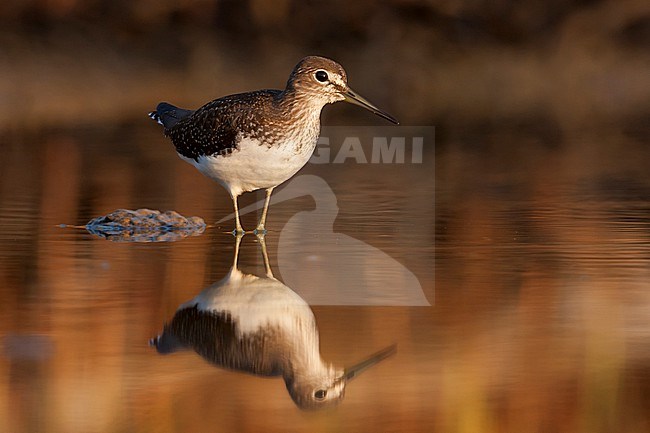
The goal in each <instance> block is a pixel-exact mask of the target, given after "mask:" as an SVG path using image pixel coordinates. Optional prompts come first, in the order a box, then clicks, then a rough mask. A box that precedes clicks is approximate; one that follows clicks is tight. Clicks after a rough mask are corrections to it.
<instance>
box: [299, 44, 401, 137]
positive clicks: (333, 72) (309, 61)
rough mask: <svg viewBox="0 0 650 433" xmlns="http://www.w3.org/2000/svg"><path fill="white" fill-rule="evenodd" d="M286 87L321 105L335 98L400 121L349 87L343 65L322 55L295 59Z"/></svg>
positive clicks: (393, 120)
mask: <svg viewBox="0 0 650 433" xmlns="http://www.w3.org/2000/svg"><path fill="white" fill-rule="evenodd" d="M287 89H288V90H294V91H295V92H296V93H297V94H301V95H305V96H308V97H310V98H311V99H312V100H313V101H314V102H315V103H318V104H320V105H321V106H322V105H325V104H332V103H334V102H338V101H346V102H350V103H352V104H355V105H359V106H360V107H363V108H365V109H366V110H369V111H371V112H373V113H375V114H376V115H378V116H380V117H383V118H384V119H387V120H389V121H390V122H393V123H395V124H399V122H398V121H397V119H395V118H394V117H393V116H391V115H390V114H388V113H386V112H385V111H383V110H380V109H379V108H377V107H376V106H375V105H374V104H372V103H371V102H369V101H368V100H366V99H365V98H363V97H362V96H361V95H359V94H358V93H356V92H354V91H353V90H352V89H350V86H348V77H347V74H346V73H345V70H344V69H343V67H342V66H341V65H339V64H338V63H336V62H335V61H334V60H330V59H327V58H325V57H318V56H309V57H305V58H304V59H302V60H301V61H300V62H298V64H297V65H296V67H295V68H294V69H293V71H292V72H291V75H290V76H289V81H288V82H287Z"/></svg>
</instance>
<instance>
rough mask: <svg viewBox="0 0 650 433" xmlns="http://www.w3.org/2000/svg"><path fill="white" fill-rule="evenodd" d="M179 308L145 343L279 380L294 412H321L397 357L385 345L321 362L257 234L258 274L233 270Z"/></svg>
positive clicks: (304, 317) (310, 328)
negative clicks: (346, 363) (359, 356)
mask: <svg viewBox="0 0 650 433" xmlns="http://www.w3.org/2000/svg"><path fill="white" fill-rule="evenodd" d="M241 238H242V236H241V235H237V240H236V244H235V258H234V261H233V265H232V268H231V269H230V272H229V273H228V274H227V275H226V276H225V277H224V278H223V279H222V280H220V281H219V282H217V283H214V284H213V285H211V286H209V287H208V288H206V289H205V290H203V291H202V292H201V293H199V294H198V295H197V296H196V297H194V298H193V299H192V300H190V301H188V302H185V303H184V304H182V305H181V306H180V307H179V308H178V310H177V311H176V314H174V317H173V319H172V320H171V322H169V323H168V324H166V325H165V327H164V330H163V332H162V333H161V334H160V335H158V336H157V337H156V338H153V339H151V341H150V344H151V345H152V346H155V347H156V349H157V351H158V352H159V353H163V354H167V353H172V352H175V351H178V350H183V349H193V350H194V351H196V352H197V353H198V354H200V355H201V356H202V357H203V358H205V359H206V360H208V361H209V362H211V363H213V364H215V365H217V366H220V367H223V368H227V369H231V370H237V371H242V372H247V373H250V374H254V375H258V376H267V377H268V376H281V377H282V378H283V379H284V382H285V385H286V387H287V390H288V391H289V394H290V395H291V398H292V399H293V401H294V403H295V404H296V405H297V406H298V407H299V408H301V409H321V408H324V407H327V406H331V405H333V404H336V403H338V402H340V401H341V399H343V396H344V394H345V387H346V385H347V384H348V383H349V382H350V380H352V379H353V378H355V377H357V376H358V375H359V374H360V373H361V372H362V371H364V370H366V369H368V368H370V367H371V366H373V365H375V364H377V363H378V362H379V361H381V360H383V359H386V358H387V357H389V356H391V355H392V354H394V353H395V352H396V346H395V345H392V346H389V347H386V348H385V349H383V350H381V351H379V352H377V353H375V354H372V355H370V356H368V357H367V358H366V359H365V360H363V361H361V362H359V363H357V364H355V365H354V366H352V367H348V368H345V369H341V368H336V367H334V366H333V365H331V364H329V363H326V362H325V361H323V359H322V358H321V356H320V350H319V335H318V329H317V327H316V320H315V318H314V314H313V313H312V311H311V309H310V308H309V305H307V303H306V302H305V301H304V300H303V299H302V298H301V297H300V296H298V294H296V293H295V292H294V291H293V290H291V289H290V288H289V287H287V286H286V285H284V284H283V283H282V282H281V281H279V280H277V279H276V278H275V277H274V276H273V272H272V270H271V266H270V264H269V260H268V255H267V253H266V245H265V243H264V238H263V237H262V235H259V240H260V245H261V246H262V254H263V257H264V266H265V269H266V275H265V276H257V275H252V274H244V273H242V272H241V271H240V270H239V269H238V267H237V258H238V255H239V243H240V241H241Z"/></svg>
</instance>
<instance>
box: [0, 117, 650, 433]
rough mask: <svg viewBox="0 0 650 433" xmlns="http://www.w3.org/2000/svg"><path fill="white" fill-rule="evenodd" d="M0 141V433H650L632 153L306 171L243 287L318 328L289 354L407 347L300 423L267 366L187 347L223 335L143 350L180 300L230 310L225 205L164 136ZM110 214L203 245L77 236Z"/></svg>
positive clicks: (547, 147)
mask: <svg viewBox="0 0 650 433" xmlns="http://www.w3.org/2000/svg"><path fill="white" fill-rule="evenodd" d="M1 140H2V141H1V143H0V146H1V150H2V159H0V170H1V171H0V297H1V303H0V310H1V315H0V338H1V339H2V341H1V342H0V343H1V345H0V402H1V404H0V431H3V432H4V431H6V432H220V431H224V432H225V431H250V432H258V431H262V430H264V431H278V432H280V431H282V432H289V431H323V432H338V431H359V432H363V431H404V432H431V431H440V432H497V431H499V432H502V431H512V432H529V431H530V432H539V431H562V432H643V431H649V430H650V417H649V415H648V414H649V413H650V403H649V400H650V397H649V396H650V368H649V367H650V363H649V361H650V321H649V319H648V313H649V312H650V291H649V290H648V285H649V281H650V204H649V203H650V202H649V201H648V200H649V197H650V171H649V170H648V167H650V152H648V151H647V146H646V144H645V143H644V142H643V141H642V140H638V139H634V138H633V137H628V136H626V135H624V134H621V133H618V132H611V133H610V132H607V133H602V134H589V135H588V134H578V135H577V136H571V137H556V141H554V142H550V143H549V142H548V141H539V140H537V139H536V138H535V137H531V136H523V137H522V136H517V135H513V134H512V133H509V134H506V133H504V134H486V135H482V136H480V137H470V136H463V137H458V138H455V137H451V136H448V137H445V138H444V140H440V139H439V140H438V144H437V145H436V146H435V147H433V146H430V147H428V148H426V147H425V149H424V152H423V158H422V161H421V162H420V163H412V162H411V163H409V162H408V161H406V162H405V163H403V164H372V163H367V164H357V163H354V162H353V161H348V162H346V163H344V164H333V163H332V164H309V165H307V166H306V167H305V168H304V169H303V170H302V171H301V172H300V173H299V174H300V176H299V177H297V178H295V179H294V180H293V181H291V182H289V183H288V185H287V186H286V188H285V190H284V192H283V191H278V193H277V194H278V196H277V197H275V198H274V201H273V202H272V207H271V209H270V214H269V220H268V222H267V229H269V232H268V233H267V235H266V236H265V238H264V244H265V245H262V244H261V240H260V239H259V238H256V237H255V236H253V235H246V236H244V237H243V239H241V244H240V245H239V248H238V251H237V252H238V254H237V264H236V269H238V270H239V271H241V273H242V275H256V276H257V277H251V278H258V277H259V278H261V280H260V281H265V282H266V283H265V284H267V286H266V287H271V288H270V289H269V292H270V291H271V290H276V291H278V290H279V292H277V293H280V294H278V295H277V297H276V298H273V299H271V301H270V302H271V304H273V305H274V306H275V307H277V305H278V302H276V301H278V300H281V301H282V302H280V304H282V305H294V306H295V307H292V308H293V309H292V308H289V310H291V311H289V312H285V314H284V315H282V314H280V315H279V316H277V317H279V318H276V319H272V320H275V321H277V322H278V323H279V322H285V321H286V320H285V319H286V317H288V316H290V315H291V314H294V315H298V316H300V317H301V318H302V319H300V320H303V321H306V322H305V323H309V324H312V323H313V328H312V327H311V325H309V326H307V325H304V326H303V325H301V329H302V328H305V329H307V328H309V330H310V331H309V332H308V333H306V332H303V331H301V332H302V333H301V332H298V333H297V334H295V335H294V334H291V335H292V337H291V338H290V339H289V340H288V341H290V344H291V345H296V344H298V343H299V342H300V341H302V340H301V338H304V339H306V340H309V345H311V346H313V345H314V339H315V340H316V346H315V347H317V348H319V349H318V350H317V352H318V353H317V356H318V357H319V359H320V360H322V362H323V365H326V366H332V368H333V371H343V369H344V368H345V367H349V366H351V365H355V364H357V363H358V362H359V361H362V360H364V359H367V358H368V356H370V355H372V354H374V353H377V352H378V351H380V350H382V349H384V348H389V347H392V345H394V344H396V345H397V349H396V353H395V354H391V355H390V356H388V357H386V359H383V360H381V361H379V362H377V363H376V364H375V365H373V366H372V367H371V368H368V369H366V370H365V371H364V372H363V373H362V374H360V375H359V376H358V377H356V378H354V380H350V381H349V383H348V384H347V386H346V389H345V397H344V398H343V399H342V400H341V401H340V402H339V404H338V405H335V406H334V407H329V408H326V409H324V410H320V411H303V410H301V409H300V408H299V406H300V405H299V404H298V403H297V402H294V400H295V398H292V397H295V396H293V395H292V394H291V389H290V387H289V385H287V384H286V383H285V382H286V380H283V379H282V374H281V371H280V370H281V369H279V367H278V368H270V367H269V369H268V372H273V373H276V374H280V376H279V377H260V376H256V375H252V374H249V373H247V372H250V371H253V370H255V368H254V366H253V365H252V364H251V362H248V363H244V364H245V365H243V364H241V365H240V367H241V368H236V367H234V366H233V364H232V363H230V364H228V362H225V361H224V360H223V357H222V358H219V360H217V359H215V353H214V350H212V349H205V345H201V343H200V342H198V343H197V341H196V340H197V339H198V340H201V336H202V335H203V336H205V335H209V336H210V338H213V335H217V334H218V335H219V338H222V341H226V340H224V339H223V338H224V337H223V335H222V334H219V332H221V331H219V330H221V329H223V328H224V325H223V323H225V322H223V321H222V322H219V323H218V324H216V325H215V324H214V323H213V322H211V323H212V325H209V326H208V327H207V328H206V327H200V326H199V327H193V328H192V326H190V325H187V323H186V322H182V323H183V325H182V326H181V327H180V328H175V329H176V331H178V329H181V328H182V330H184V331H182V332H185V331H187V332H189V333H190V334H191V332H190V331H188V329H191V330H192V332H194V333H195V336H194V337H192V338H193V340H192V341H191V342H190V341H189V340H188V339H189V338H190V337H187V338H186V339H185V340H183V341H180V342H179V341H178V340H177V339H176V337H175V338H174V339H172V340H171V343H169V344H168V345H166V346H164V347H162V349H161V346H160V345H158V347H154V346H155V345H154V346H151V345H150V344H149V342H150V340H151V339H152V338H153V339H154V342H156V341H157V340H156V338H158V336H161V337H162V336H163V334H164V332H165V330H166V331H167V332H168V333H169V332H170V331H169V330H170V329H172V328H171V327H172V324H173V322H174V320H175V316H176V315H177V312H178V311H182V306H187V305H188V301H191V300H196V299H202V300H204V301H205V302H212V304H211V305H220V304H219V302H225V301H223V296H222V295H223V292H222V291H217V292H215V289H214V288H215V287H217V288H222V287H223V286H224V284H225V283H223V281H224V278H226V281H228V280H227V278H229V277H228V276H229V275H230V276H232V269H233V268H234V259H235V254H236V247H237V246H238V245H237V239H236V238H235V237H233V236H232V235H231V234H230V233H229V231H230V230H231V229H232V226H233V224H232V220H226V221H222V222H219V223H217V222H218V221H220V220H221V219H222V218H224V217H225V216H227V215H229V214H230V213H231V212H232V208H231V201H230V199H229V197H228V195H227V194H226V192H225V191H224V190H223V189H221V187H219V186H218V185H216V184H214V183H212V182H211V181H209V180H207V179H205V178H204V177H202V176H201V175H200V174H198V173H197V172H196V171H195V170H194V169H193V168H192V167H190V166H189V165H188V164H185V163H183V162H182V161H180V160H179V159H178V158H177V157H176V155H175V153H174V152H173V150H172V148H171V146H170V145H169V143H168V142H167V141H166V140H164V138H163V137H162V136H161V134H160V133H159V131H158V130H157V129H156V128H141V127H134V126H133V125H130V124H126V125H124V126H122V127H119V128H114V129H99V128H91V127H88V128H80V129H76V130H74V131H47V132H33V133H16V132H11V133H5V134H4V135H2V136H1ZM282 194H284V197H282ZM262 198H263V197H262V195H261V194H259V195H257V194H247V195H246V196H244V197H243V198H242V200H241V202H240V207H242V208H245V207H246V206H248V205H252V206H254V203H255V202H256V201H257V200H259V199H262ZM121 208H125V209H139V208H151V209H160V210H168V209H170V210H175V211H177V212H179V213H180V214H182V215H184V216H188V217H189V216H199V217H201V218H203V219H204V220H205V221H206V223H207V224H208V227H207V228H206V229H205V231H204V232H203V233H199V234H197V235H196V236H188V237H185V238H183V239H179V240H177V241H175V242H150V243H144V242H117V241H111V240H107V239H104V238H101V237H98V236H95V235H93V234H90V233H88V232H87V231H86V230H85V229H84V228H83V225H84V224H86V223H87V222H88V221H89V220H91V219H92V218H95V217H97V216H100V215H104V214H107V213H109V212H112V211H114V210H116V209H121ZM256 218H257V212H251V213H249V214H247V215H245V216H244V217H243V218H242V223H243V225H244V227H245V228H246V227H254V224H255V222H256ZM62 224H63V225H66V226H65V227H62V226H61V225H62ZM72 226H78V227H72ZM262 246H265V247H266V248H265V252H266V253H267V257H268V259H269V260H268V263H266V262H265V260H264V259H263V258H264V254H262ZM269 270H270V271H271V272H272V276H273V279H272V280H270V279H269V273H268V272H269ZM255 281H258V280H255ZM256 284H257V283H256ZM219 290H221V289H219ZM244 290H249V288H244ZM255 290H257V289H255ZM235 293H236V294H237V295H239V294H241V293H244V292H241V293H240V292H235ZM251 293H252V292H251ZM255 293H258V294H259V293H263V292H259V291H258V292H255ZM219 296H222V297H221V298H219ZM219 299H220V300H219ZM285 299H291V302H288V301H285ZM226 301H227V302H231V300H228V299H227V300H226ZM237 302H240V305H244V306H245V307H246V308H244V309H243V310H246V309H250V308H253V307H254V308H258V307H259V308H261V307H260V306H262V307H265V305H266V304H264V302H267V301H259V300H256V301H251V300H250V299H247V300H245V301H242V300H241V299H240V300H238V301H237ZM273 302H275V303H273ZM179 307H181V309H180V310H179ZM275 307H273V308H275ZM215 308H216V307H215ZM259 308H258V309H259ZM265 311H267V313H265V314H267V315H268V311H269V310H265ZM273 317H276V316H273ZM249 318H250V316H246V315H245V314H244V313H242V316H241V317H240V318H239V320H241V322H240V324H241V323H244V320H248V319H249ZM269 320H271V319H269ZM226 322H227V321H226ZM228 323H230V322H228ZM301 323H302V322H301ZM242 326H243V325H242ZM287 326H289V328H291V329H293V330H295V329H296V327H295V324H294V325H287ZM226 327H227V326H226ZM289 328H287V329H289ZM205 329H209V331H205V332H203V331H202V330H205ZM229 329H230V331H229V332H230V334H229V335H230V337H232V332H233V331H232V326H230V328H229ZM178 332H181V331H178ZM178 332H177V333H178ZM197 332H198V334H197ZM211 333H212V334H211ZM196 335H198V337H196ZM183 338H185V337H183ZM231 340H232V338H230V340H227V341H231ZM161 341H162V340H161ZM318 343H319V344H318ZM288 344H289V343H288ZM258 346H260V345H258ZM311 346H310V347H311ZM292 347H293V346H292ZM177 349H187V350H177ZM258 350H261V349H259V347H258ZM265 350H266V349H265ZM160 352H173V353H167V354H164V355H163V354H161V353H160ZM265 353H268V352H265ZM274 353H276V354H277V353H280V355H282V353H285V354H287V353H288V352H286V351H285V352H283V351H282V350H280V351H279V352H278V351H277V350H276V351H275V352H274ZM206 354H208V355H210V356H208V355H206ZM211 356H212V359H211ZM238 356H239V355H238ZM251 356H253V357H254V356H256V355H251ZM280 358H282V356H280ZM285 358H287V359H288V358H290V356H289V355H286V356H285ZM236 359H239V360H241V359H243V358H242V357H241V356H240V357H239V358H236ZM255 359H258V358H255ZM268 359H270V358H268ZM218 361H224V362H218ZM265 362H266V361H265ZM253 364H254V362H253ZM224 367H230V368H231V369H227V368H224ZM239 370H244V372H242V371H239ZM258 370H259V371H257V372H258V373H260V372H261V367H260V369H258ZM246 371H247V372H246Z"/></svg>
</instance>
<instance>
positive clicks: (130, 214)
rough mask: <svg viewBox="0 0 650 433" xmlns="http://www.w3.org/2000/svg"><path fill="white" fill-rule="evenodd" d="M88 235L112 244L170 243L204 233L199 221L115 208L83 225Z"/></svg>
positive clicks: (193, 218) (147, 210)
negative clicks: (106, 240)
mask: <svg viewBox="0 0 650 433" xmlns="http://www.w3.org/2000/svg"><path fill="white" fill-rule="evenodd" d="M86 230H88V231H89V232H90V233H92V234H94V235H96V236H99V237H102V238H105V239H108V240H111V241H115V242H173V241H177V240H180V239H183V238H186V237H188V236H198V235H200V234H201V233H203V231H204V230H205V222H204V221H203V219H201V218H199V217H196V216H193V217H189V218H186V217H184V216H183V215H181V214H179V213H178V212H174V211H173V210H168V211H165V212H160V211H157V210H151V209H138V210H129V209H118V210H116V211H113V212H111V213H109V214H108V215H104V216H100V217H97V218H94V219H92V220H91V221H89V222H88V224H86Z"/></svg>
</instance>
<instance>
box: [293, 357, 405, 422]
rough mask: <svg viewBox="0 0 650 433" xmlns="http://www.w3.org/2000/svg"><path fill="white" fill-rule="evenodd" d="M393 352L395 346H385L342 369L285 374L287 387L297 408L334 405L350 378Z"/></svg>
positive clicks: (312, 408) (320, 407)
mask: <svg viewBox="0 0 650 433" xmlns="http://www.w3.org/2000/svg"><path fill="white" fill-rule="evenodd" d="M396 351H397V345H392V346H389V347H387V348H385V349H383V350H381V351H379V352H377V353H374V354H372V355H370V356H368V357H367V358H366V359H364V360H363V361H361V362H359V363H357V364H355V365H353V366H352V367H348V368H346V369H344V370H342V371H341V370H337V369H334V368H332V367H331V366H330V367H328V368H325V369H323V370H322V371H321V372H320V373H319V374H314V373H311V374H300V373H298V372H294V374H293V375H291V376H290V377H285V382H286V385H287V390H288V391H289V394H290V395H291V398H292V399H293V401H294V402H295V403H296V405H297V406H298V407H299V408H300V409H303V410H320V409H324V408H327V407H331V406H335V405H337V404H338V403H340V402H341V400H343V397H344V396H345V387H346V386H347V384H348V383H349V382H350V381H351V380H352V379H354V378H356V377H357V376H358V375H359V374H361V373H362V372H363V371H365V370H367V369H368V368H370V367H372V366H373V365H375V364H377V363H378V362H380V361H382V360H384V359H386V358H388V357H389V356H391V355H393V354H394V353H395V352H396Z"/></svg>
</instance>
